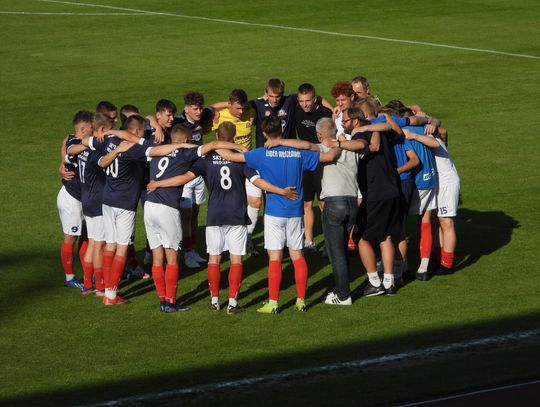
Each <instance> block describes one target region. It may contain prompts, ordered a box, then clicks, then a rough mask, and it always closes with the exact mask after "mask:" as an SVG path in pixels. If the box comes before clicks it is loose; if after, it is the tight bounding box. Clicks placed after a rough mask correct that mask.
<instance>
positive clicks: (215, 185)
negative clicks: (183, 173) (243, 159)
mask: <svg viewBox="0 0 540 407" xmlns="http://www.w3.org/2000/svg"><path fill="white" fill-rule="evenodd" d="M191 171H192V172H193V173H194V174H195V175H202V176H203V178H204V181H205V183H206V186H207V188H208V212H207V215H206V224H207V225H208V226H221V225H248V224H250V221H249V217H248V214H247V198H246V187H245V181H246V179H253V178H254V177H258V174H257V172H256V171H255V170H253V169H251V168H249V167H247V166H246V165H244V164H239V163H233V162H230V161H227V160H225V159H224V158H223V157H221V156H220V155H219V154H217V153H211V154H208V155H206V156H205V157H202V158H200V159H199V160H198V161H197V162H196V163H195V164H194V165H193V167H192V169H191Z"/></svg>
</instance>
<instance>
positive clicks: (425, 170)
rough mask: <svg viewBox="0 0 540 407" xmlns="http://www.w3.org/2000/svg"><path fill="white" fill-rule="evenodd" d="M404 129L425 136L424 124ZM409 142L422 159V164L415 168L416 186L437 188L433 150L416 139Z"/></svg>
mask: <svg viewBox="0 0 540 407" xmlns="http://www.w3.org/2000/svg"><path fill="white" fill-rule="evenodd" d="M403 129H404V130H409V131H411V132H413V133H416V134H420V135H422V136H424V126H407V127H404V128H403ZM409 142H410V145H411V147H412V148H413V150H414V152H415V153H416V155H417V156H418V159H419V160H420V164H419V165H418V166H417V167H416V168H415V169H414V170H413V174H414V182H415V184H416V188H418V189H431V188H435V187H436V186H437V171H436V169H435V163H434V160H433V154H432V153H431V150H430V149H429V148H428V147H426V146H425V145H424V144H422V143H420V142H418V141H416V140H409Z"/></svg>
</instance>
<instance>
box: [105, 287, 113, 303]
mask: <svg viewBox="0 0 540 407" xmlns="http://www.w3.org/2000/svg"><path fill="white" fill-rule="evenodd" d="M105 297H107V298H108V299H109V300H114V299H115V298H116V290H113V289H110V288H106V289H105Z"/></svg>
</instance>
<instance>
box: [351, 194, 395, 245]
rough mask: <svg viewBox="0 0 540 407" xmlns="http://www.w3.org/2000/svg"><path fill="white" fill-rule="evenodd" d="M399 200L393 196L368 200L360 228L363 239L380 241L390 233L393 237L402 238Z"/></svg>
mask: <svg viewBox="0 0 540 407" xmlns="http://www.w3.org/2000/svg"><path fill="white" fill-rule="evenodd" d="M399 200H400V199H399V198H392V199H384V200H382V201H368V202H366V205H365V213H364V214H363V215H364V216H363V218H364V219H363V222H362V223H363V224H362V225H361V227H362V229H361V230H360V233H361V236H362V239H364V240H369V241H371V242H376V243H380V242H383V241H384V240H386V237H387V236H388V235H390V236H392V239H395V240H396V241H397V240H400V238H401V237H402V235H403V234H402V232H401V229H402V228H401V219H400V215H401V210H400V204H399Z"/></svg>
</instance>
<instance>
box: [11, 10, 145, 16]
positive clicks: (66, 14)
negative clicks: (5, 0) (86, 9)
mask: <svg viewBox="0 0 540 407" xmlns="http://www.w3.org/2000/svg"><path fill="white" fill-rule="evenodd" d="M0 14H18V15H30V16H147V14H146V13H45V12H34V11H0Z"/></svg>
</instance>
